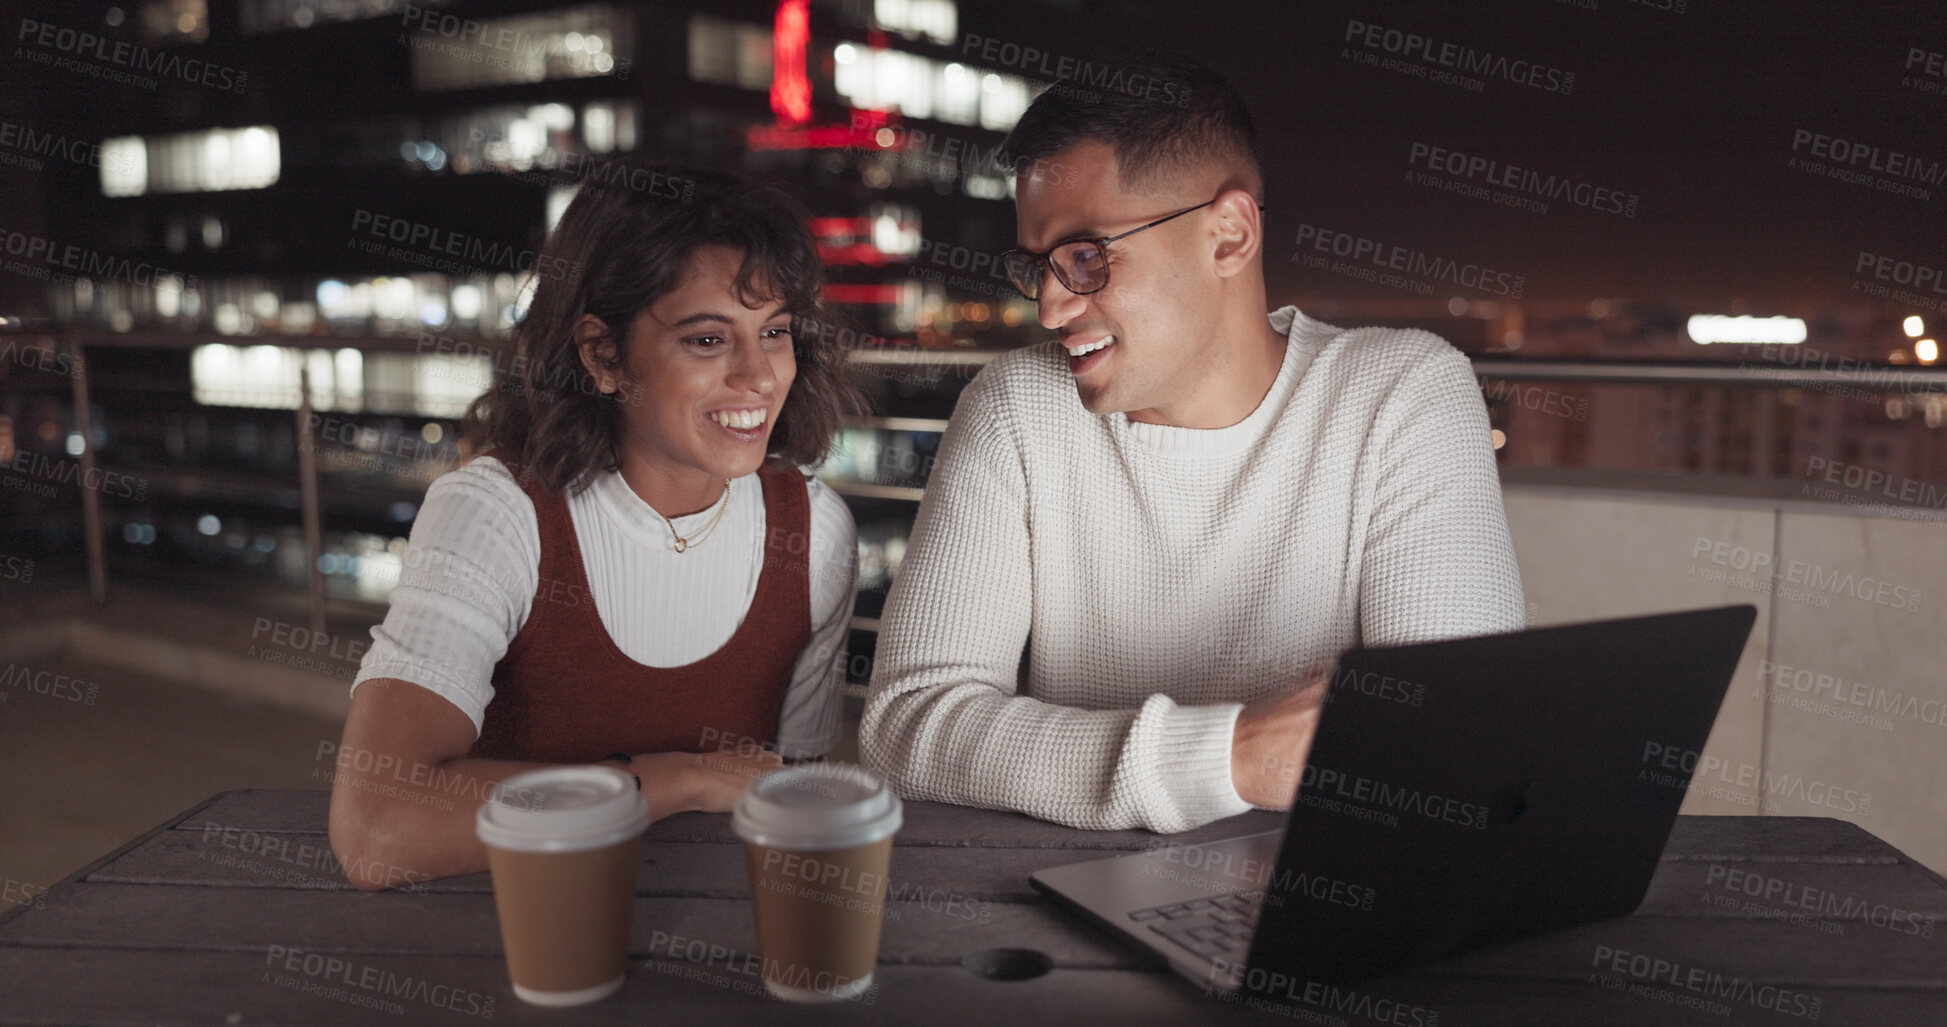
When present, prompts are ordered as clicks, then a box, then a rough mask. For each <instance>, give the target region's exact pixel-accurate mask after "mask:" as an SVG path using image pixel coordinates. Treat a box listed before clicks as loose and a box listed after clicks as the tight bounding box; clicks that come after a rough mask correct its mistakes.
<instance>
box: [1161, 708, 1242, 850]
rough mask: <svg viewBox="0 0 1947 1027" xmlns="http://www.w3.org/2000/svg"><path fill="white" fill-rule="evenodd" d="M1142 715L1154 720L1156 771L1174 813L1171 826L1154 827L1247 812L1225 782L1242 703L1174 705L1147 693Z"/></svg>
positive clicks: (1181, 827)
mask: <svg viewBox="0 0 1947 1027" xmlns="http://www.w3.org/2000/svg"><path fill="white" fill-rule="evenodd" d="M1144 705H1145V706H1147V707H1149V708H1148V709H1145V710H1144V711H1143V713H1144V715H1146V716H1152V717H1156V718H1157V719H1159V720H1160V721H1161V722H1162V723H1161V724H1159V725H1158V730H1157V732H1156V775H1157V779H1158V783H1160V784H1161V785H1162V788H1163V791H1164V792H1165V793H1166V794H1168V795H1169V797H1170V805H1171V806H1172V807H1173V808H1174V810H1175V812H1176V820H1177V823H1176V824H1175V825H1168V826H1166V825H1161V824H1159V825H1157V827H1158V829H1162V830H1175V831H1188V830H1191V829H1192V828H1197V827H1202V826H1203V825H1205V824H1207V823H1209V822H1211V821H1213V820H1221V819H1223V818H1224V817H1234V816H1236V815H1238V814H1239V813H1245V812H1248V811H1249V810H1250V809H1251V804H1250V803H1248V802H1245V801H1244V799H1243V797H1241V796H1239V795H1238V794H1237V785H1236V783H1235V782H1234V781H1232V780H1231V775H1230V751H1231V740H1232V737H1233V736H1234V735H1235V733H1236V730H1237V715H1238V714H1239V713H1241V712H1242V711H1243V709H1244V704H1243V703H1212V704H1209V705H1203V706H1179V705H1177V704H1176V703H1174V702H1172V701H1171V700H1170V698H1169V697H1168V696H1164V695H1152V696H1150V697H1149V700H1148V702H1146V703H1145V704H1144Z"/></svg>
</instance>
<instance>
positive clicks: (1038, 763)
mask: <svg viewBox="0 0 1947 1027" xmlns="http://www.w3.org/2000/svg"><path fill="white" fill-rule="evenodd" d="M1119 67H1120V68H1121V69H1122V70H1123V71H1124V72H1125V73H1126V74H1125V77H1124V79H1123V81H1125V82H1136V81H1142V82H1145V83H1147V86H1146V88H1145V90H1144V91H1143V94H1142V95H1131V94H1129V93H1123V92H1116V91H1112V90H1102V89H1094V90H1085V89H1081V88H1075V89H1069V88H1054V89H1050V90H1048V91H1047V92H1045V93H1043V94H1042V95H1041V96H1040V97H1039V98H1037V99H1036V101H1035V102H1034V104H1033V105H1032V106H1031V107H1029V109H1028V111H1027V112H1026V114H1024V115H1023V116H1022V118H1021V120H1020V122H1019V124H1018V125H1017V126H1016V127H1015V129H1014V131H1013V133H1012V134H1011V135H1009V137H1008V139H1007V141H1006V142H1005V143H1004V144H1002V148H1001V149H1002V153H1003V154H1005V155H1006V160H1007V161H1008V163H1009V166H1010V170H1012V171H1013V172H1014V173H1015V175H1016V185H1017V189H1016V197H1015V203H1016V230H1017V235H1018V242H1019V246H1020V251H1018V252H1015V253H1011V254H1009V255H1008V257H1007V258H1006V259H1007V260H1008V262H1009V266H1010V276H1011V277H1013V278H1014V279H1015V281H1016V284H1017V285H1019V286H1020V287H1021V288H1022V290H1023V292H1024V293H1025V294H1027V295H1028V296H1029V297H1030V298H1034V299H1038V301H1039V304H1040V319H1041V323H1042V325H1043V326H1044V327H1047V328H1050V329H1052V330H1054V331H1055V332H1056V333H1057V335H1058V341H1050V342H1046V343H1042V344H1039V345H1034V346H1029V347H1026V348H1024V349H1021V350H1019V351H1016V352H1012V353H1008V354H1006V355H1005V356H1003V357H1001V358H999V359H997V360H995V361H994V362H993V363H992V364H991V365H989V366H988V367H987V368H986V369H985V370H984V371H983V372H982V373H981V374H980V375H979V376H978V377H977V378H976V379H975V380H974V382H973V383H971V384H970V385H969V386H968V387H967V389H966V391H965V392H964V393H963V394H962V395H961V397H960V400H959V404H958V406H957V407H956V408H955V410H954V414H953V418H952V420H951V422H950V423H949V425H948V427H947V432H946V436H945V438H944V439H943V440H942V442H941V446H940V454H939V460H938V462H937V464H936V465H935V468H934V471H933V473H932V477H931V479H930V481H929V482H928V487H927V491H926V499H925V501H924V502H923V503H922V504H921V505H920V509H919V516H918V520H917V522H916V523H915V525H914V528H913V536H912V540H911V543H910V545H909V547H908V549H907V552H906V557H905V560H904V564H903V566H902V567H901V570H900V575H899V579H898V581H897V582H896V583H895V584H894V586H893V589H892V592H891V595H890V596H889V597H888V599H887V603H886V609H885V615H884V618H883V624H882V630H881V633H880V636H879V647H878V658H877V665H876V666H875V668H874V671H873V675H872V690H871V694H870V697H869V698H868V700H867V702H866V708H865V716H864V721H863V723H862V724H861V728H860V744H861V752H862V756H863V759H864V761H865V762H866V764H867V765H868V766H870V767H872V768H874V769H875V770H877V771H879V772H880V773H882V774H884V775H885V776H886V777H887V778H888V779H889V780H890V782H891V783H892V784H893V786H894V787H895V788H896V789H897V790H898V791H899V792H900V793H901V794H903V795H905V796H907V797H909V798H913V799H931V800H941V801H947V802H958V803H964V804H968V805H975V806H986V807H992V808H1003V809H1015V810H1020V811H1022V812H1025V813H1028V814H1031V815H1033V816H1037V817H1041V818H1044V819H1047V820H1053V821H1057V822H1060V823H1064V824H1069V825H1072V826H1075V827H1082V828H1096V829H1118V828H1132V827H1144V828H1149V829H1151V830H1155V831H1182V830H1187V829H1189V828H1193V827H1196V826H1199V825H1201V824H1204V823H1207V822H1209V821H1211V820H1215V819H1217V818H1220V817H1227V816H1232V815H1234V814H1237V813H1242V812H1244V811H1245V810H1248V809H1250V808H1251V807H1252V806H1260V807H1270V808H1287V807H1289V805H1290V803H1291V801H1292V799H1293V797H1294V795H1295V792H1296V788H1297V780H1298V776H1299V775H1298V773H1297V769H1298V768H1301V767H1302V766H1303V760H1304V756H1305V753H1306V752H1307V750H1308V747H1309V745H1310V740H1311V734H1312V730H1313V728H1314V727H1315V725H1316V724H1317V722H1318V716H1319V697H1320V695H1321V692H1322V687H1323V679H1322V678H1320V677H1319V673H1320V671H1322V670H1324V669H1326V668H1328V667H1329V666H1330V664H1331V663H1332V661H1333V660H1334V658H1335V657H1337V656H1338V654H1339V653H1341V652H1342V651H1344V650H1345V649H1346V648H1348V647H1350V646H1352V645H1355V644H1359V643H1364V644H1366V645H1388V644H1403V643H1409V642H1417V641H1426V640H1431V639H1438V638H1450V637H1457V636H1462V635H1470V634H1487V633H1492V632H1497V631H1506V630H1514V629H1517V628H1520V627H1521V626H1522V624H1523V612H1524V607H1523V603H1522V596H1521V582H1520V576H1519V572H1518V571H1517V569H1516V566H1515V561H1514V553H1513V548H1512V545H1511V544H1510V541H1509V538H1508V530H1507V519H1506V514H1505V512H1504V510H1503V508H1502V505H1501V494H1500V485H1499V480H1498V478H1497V476H1496V472H1495V467H1494V457H1493V451H1492V445H1491V443H1490V441H1489V430H1488V424H1487V416H1486V410H1485V408H1484V405H1483V404H1482V401H1481V397H1480V392H1479V389H1478V387H1477V386H1476V385H1475V383H1474V378H1473V374H1472V371H1471V368H1470V366H1469V364H1468V362H1467V359H1466V357H1464V356H1462V355H1461V354H1460V353H1459V352H1458V351H1456V350H1454V349H1453V348H1452V347H1451V346H1449V345H1447V344H1446V343H1445V342H1444V341H1442V340H1441V339H1440V338H1439V337H1437V336H1434V335H1431V334H1429V333H1426V332H1419V331H1404V330H1391V329H1378V328H1368V329H1357V330H1351V331H1346V330H1342V329H1339V328H1335V327H1332V326H1330V325H1326V324H1322V323H1320V322H1317V321H1314V320H1312V319H1310V318H1308V317H1306V316H1305V315H1303V314H1302V313H1300V312H1299V311H1298V310H1297V308H1295V307H1285V308H1282V309H1280V310H1277V311H1274V312H1272V313H1271V314H1270V316H1269V319H1268V321H1267V318H1266V315H1265V289H1264V274H1263V257H1264V250H1265V247H1266V245H1267V240H1266V239H1265V236H1264V224H1263V220H1262V217H1261V207H1260V200H1259V198H1260V197H1261V196H1262V195H1263V184H1262V176H1261V174H1260V171H1259V168H1258V160H1257V157H1256V140H1255V136H1254V134H1253V130H1252V128H1251V121H1250V115H1249V113H1248V112H1247V111H1246V110H1245V107H1244V104H1243V101H1242V99H1241V97H1239V96H1238V94H1237V93H1236V91H1235V90H1234V89H1233V88H1232V87H1231V86H1230V85H1229V84H1228V83H1226V82H1225V81H1224V80H1223V79H1222V78H1220V77H1218V76H1217V75H1215V74H1214V73H1212V72H1210V71H1209V70H1208V69H1206V68H1203V67H1202V66H1200V65H1197V64H1194V63H1192V62H1188V61H1184V60H1180V59H1176V58H1169V57H1149V58H1145V59H1143V61H1142V62H1141V63H1140V64H1138V65H1134V66H1132V65H1119ZM1102 240H1107V241H1106V242H1104V241H1102ZM1024 647H1025V653H1024V651H1023V650H1024Z"/></svg>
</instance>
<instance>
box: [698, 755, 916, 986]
mask: <svg viewBox="0 0 1947 1027" xmlns="http://www.w3.org/2000/svg"><path fill="white" fill-rule="evenodd" d="M900 822H901V807H900V802H899V797H898V796H897V795H894V794H892V790H891V789H890V788H887V787H886V785H885V782H884V781H881V780H880V779H879V778H878V777H877V776H875V775H873V774H872V773H870V772H869V771H866V770H864V769H862V768H860V767H855V766H851V765H849V764H843V763H813V764H807V765H804V766H799V767H792V768H790V769H788V770H780V771H778V772H776V773H773V774H770V775H767V776H765V777H763V778H759V779H758V780H757V781H755V782H753V783H752V784H751V786H750V787H749V788H748V789H746V790H745V791H744V795H743V798H741V799H739V800H738V801H737V809H736V812H735V813H734V814H733V815H732V817H731V826H732V827H733V828H734V829H735V830H736V832H737V836H738V837H739V838H742V839H743V841H744V858H745V862H746V865H747V868H748V870H749V872H750V899H751V911H752V913H753V914H754V915H755V916H756V919H757V948H758V954H759V955H760V956H761V957H762V962H763V975H764V987H765V989H766V990H767V991H769V992H770V993H771V994H772V995H775V996H777V997H778V998H781V999H787V1000H789V1001H793V1002H831V1001H838V1000H843V999H851V998H857V997H859V996H860V995H863V994H865V993H866V992H867V991H868V990H870V989H871V987H872V968H873V966H874V965H875V964H876V963H877V962H878V959H879V925H880V923H881V920H882V913H883V911H884V909H885V899H886V869H887V866H888V864H889V863H890V862H891V857H892V836H893V834H894V833H895V832H897V831H898V830H899V825H900Z"/></svg>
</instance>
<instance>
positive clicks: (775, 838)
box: [730, 763, 901, 849]
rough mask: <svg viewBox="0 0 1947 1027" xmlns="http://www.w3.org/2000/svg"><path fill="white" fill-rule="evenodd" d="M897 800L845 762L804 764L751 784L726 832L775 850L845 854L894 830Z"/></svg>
mask: <svg viewBox="0 0 1947 1027" xmlns="http://www.w3.org/2000/svg"><path fill="white" fill-rule="evenodd" d="M900 809H901V807H900V803H899V796H897V795H894V794H892V789H890V788H887V787H886V783H885V782H884V781H882V780H880V779H879V777H878V776H877V775H875V774H873V773H872V772H871V771H868V770H866V769H865V768H863V767H855V766H853V765H851V764H849V763H807V764H804V765H802V766H797V767H791V768H788V769H785V770H780V771H776V772H775V773H771V774H768V775H766V776H764V777H761V778H758V779H757V780H756V781H754V782H752V783H751V785H750V787H748V788H746V789H744V794H743V797H742V798H740V799H738V800H737V809H736V812H734V813H733V814H731V817H730V827H731V830H734V831H736V832H737V837H739V838H742V839H743V840H744V841H747V842H751V843H753V844H756V845H773V846H776V847H778V848H780V849H848V848H851V847H853V846H855V845H869V844H871V843H873V842H876V841H879V840H880V839H882V838H885V837H886V836H888V835H890V834H892V833H893V832H895V831H897V830H899V825H900V823H901V813H900Z"/></svg>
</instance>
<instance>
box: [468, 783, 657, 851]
mask: <svg viewBox="0 0 1947 1027" xmlns="http://www.w3.org/2000/svg"><path fill="white" fill-rule="evenodd" d="M473 827H474V831H475V832H476V833H477V834H479V836H480V840H481V841H483V842H486V843H487V844H488V845H491V846H493V847H494V848H497V849H512V850H514V851H517V852H579V851H581V850H584V849H599V848H602V847H603V846H607V845H614V844H615V843H617V842H622V841H627V840H629V839H630V838H634V837H636V836H637V835H640V834H641V833H642V832H643V831H645V830H647V829H648V827H649V800H648V799H647V798H645V797H644V796H643V794H642V793H641V792H639V791H637V790H636V785H635V779H634V778H633V777H630V776H629V775H627V774H624V773H623V772H622V771H620V770H617V769H616V768H614V767H593V766H590V767H548V768H546V769H545V770H530V771H528V772H527V773H525V774H515V775H514V776H513V777H510V778H508V779H507V780H505V781H502V782H501V783H500V785H499V786H498V787H496V788H495V789H494V797H493V798H492V799H491V800H489V801H487V802H485V803H482V804H481V806H480V812H479V813H478V814H477V815H475V817H474V824H473Z"/></svg>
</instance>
